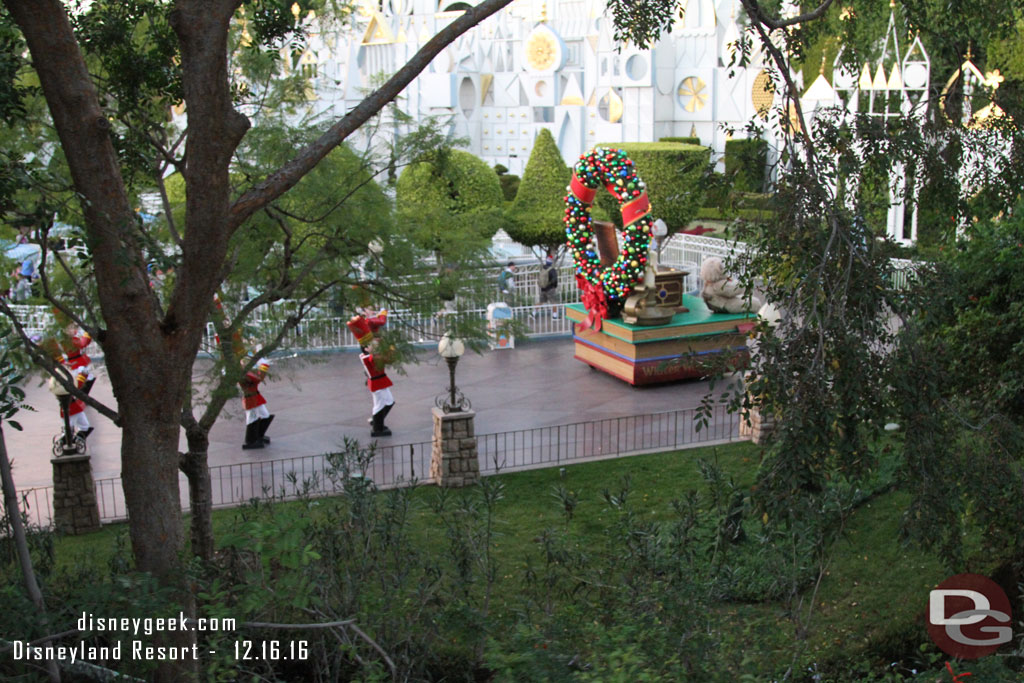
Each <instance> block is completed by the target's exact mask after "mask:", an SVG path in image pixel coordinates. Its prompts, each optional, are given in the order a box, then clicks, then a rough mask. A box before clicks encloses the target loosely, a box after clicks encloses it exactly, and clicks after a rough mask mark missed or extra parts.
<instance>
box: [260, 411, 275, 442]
mask: <svg viewBox="0 0 1024 683" xmlns="http://www.w3.org/2000/svg"><path fill="white" fill-rule="evenodd" d="M273 421H274V416H273V415H270V416H268V417H264V418H260V420H259V421H258V422H259V425H260V438H261V439H263V443H270V437H269V436H264V434H266V433H267V427H269V426H270V423H271V422H273Z"/></svg>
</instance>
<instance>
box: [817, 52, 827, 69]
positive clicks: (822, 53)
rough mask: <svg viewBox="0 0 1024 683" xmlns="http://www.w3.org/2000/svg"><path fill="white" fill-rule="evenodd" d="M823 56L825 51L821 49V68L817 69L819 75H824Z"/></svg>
mask: <svg viewBox="0 0 1024 683" xmlns="http://www.w3.org/2000/svg"><path fill="white" fill-rule="evenodd" d="M825 54H826V53H825V50H824V49H822V51H821V66H819V67H818V73H819V74H821V75H825Z"/></svg>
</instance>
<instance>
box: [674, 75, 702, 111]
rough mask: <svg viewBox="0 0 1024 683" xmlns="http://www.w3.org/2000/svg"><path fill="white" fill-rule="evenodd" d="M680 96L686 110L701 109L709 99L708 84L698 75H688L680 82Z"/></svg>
mask: <svg viewBox="0 0 1024 683" xmlns="http://www.w3.org/2000/svg"><path fill="white" fill-rule="evenodd" d="M679 98H680V99H681V100H682V101H683V102H684V104H683V108H684V109H686V111H688V112H690V113H693V112H695V111H700V110H701V109H703V108H704V105H706V104H707V101H708V94H707V85H706V84H705V83H704V81H703V80H701V79H700V78H699V77H698V76H687V77H686V78H684V79H683V82H682V83H680V84H679Z"/></svg>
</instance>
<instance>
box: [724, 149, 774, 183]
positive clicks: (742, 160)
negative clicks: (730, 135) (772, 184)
mask: <svg viewBox="0 0 1024 683" xmlns="http://www.w3.org/2000/svg"><path fill="white" fill-rule="evenodd" d="M767 166H768V143H767V142H766V141H764V140H761V139H759V138H747V139H737V140H726V141H725V175H726V178H728V179H731V181H732V184H733V188H734V189H735V190H736V191H738V192H762V191H764V175H765V171H766V170H767Z"/></svg>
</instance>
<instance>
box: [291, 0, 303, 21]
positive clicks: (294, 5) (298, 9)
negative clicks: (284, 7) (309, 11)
mask: <svg viewBox="0 0 1024 683" xmlns="http://www.w3.org/2000/svg"><path fill="white" fill-rule="evenodd" d="M300 14H302V8H301V7H299V3H297V2H293V3H292V16H293V17H295V21H298V20H299V15H300Z"/></svg>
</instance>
